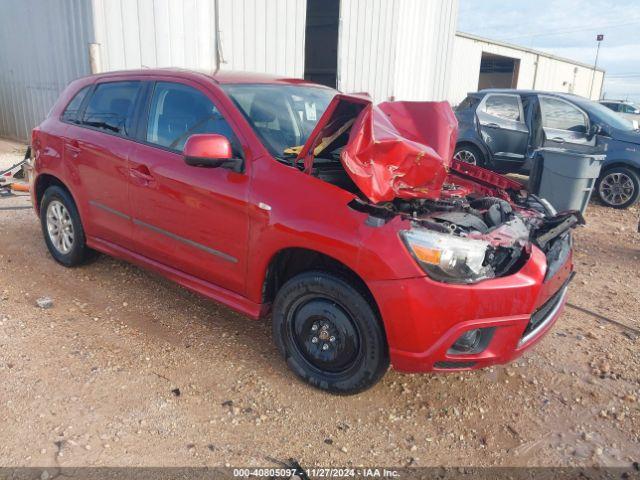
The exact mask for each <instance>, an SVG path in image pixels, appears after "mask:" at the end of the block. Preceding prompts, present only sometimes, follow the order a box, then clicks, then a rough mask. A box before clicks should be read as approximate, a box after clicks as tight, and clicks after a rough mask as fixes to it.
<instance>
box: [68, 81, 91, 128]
mask: <svg viewBox="0 0 640 480" xmlns="http://www.w3.org/2000/svg"><path fill="white" fill-rule="evenodd" d="M90 88H91V85H87V86H86V87H84V88H82V89H80V91H79V92H78V93H76V94H75V95H74V96H73V98H72V99H71V101H70V102H69V104H68V105H67V108H65V109H64V112H62V117H61V119H62V121H63V122H71V123H80V121H79V118H78V113H80V107H82V101H83V100H84V99H85V97H86V96H87V93H89V89H90Z"/></svg>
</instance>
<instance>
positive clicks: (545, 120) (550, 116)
mask: <svg viewBox="0 0 640 480" xmlns="http://www.w3.org/2000/svg"><path fill="white" fill-rule="evenodd" d="M540 109H541V110H542V126H543V127H544V128H555V129H557V130H567V131H571V132H579V133H586V131H587V119H586V117H585V115H584V114H583V113H582V110H580V109H579V108H578V107H576V106H574V105H572V104H570V103H569V102H565V101H564V100H560V99H558V98H551V97H540Z"/></svg>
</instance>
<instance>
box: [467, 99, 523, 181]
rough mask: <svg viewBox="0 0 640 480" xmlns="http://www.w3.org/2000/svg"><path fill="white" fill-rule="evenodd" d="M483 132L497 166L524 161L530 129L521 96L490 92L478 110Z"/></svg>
mask: <svg viewBox="0 0 640 480" xmlns="http://www.w3.org/2000/svg"><path fill="white" fill-rule="evenodd" d="M476 116H477V118H478V125H479V129H480V134H481V135H482V139H483V141H484V142H485V144H486V145H487V146H488V148H489V150H490V151H491V155H492V157H493V161H494V163H495V166H496V167H498V168H500V167H501V166H509V167H511V168H513V167H514V166H517V165H521V164H522V163H523V162H524V158H525V152H526V150H527V144H528V140H529V129H528V128H527V125H526V123H525V122H524V112H523V109H522V100H521V99H520V96H519V95H516V94H510V93H509V94H506V93H499V94H498V93H490V94H488V95H486V96H485V97H484V99H483V100H482V102H480V105H478V109H477V111H476Z"/></svg>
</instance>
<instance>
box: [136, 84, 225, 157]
mask: <svg viewBox="0 0 640 480" xmlns="http://www.w3.org/2000/svg"><path fill="white" fill-rule="evenodd" d="M196 133H217V134H219V135H224V136H225V137H227V139H229V141H230V142H231V144H232V145H234V149H235V146H236V145H237V142H236V140H235V136H234V134H233V130H232V129H231V126H230V125H229V124H228V123H227V121H226V120H225V118H224V117H223V116H222V114H221V113H220V111H219V110H218V109H217V108H216V106H215V105H214V104H213V103H212V102H211V100H209V98H207V97H206V96H205V95H204V94H203V93H202V92H200V91H198V90H196V89H195V88H192V87H189V86H187V85H182V84H180V83H172V82H157V83H156V85H155V88H154V91H153V97H152V99H151V108H150V109H149V118H148V121H147V134H146V140H147V142H149V143H153V144H155V145H160V146H162V147H166V148H170V149H172V150H177V151H179V152H182V150H183V148H184V144H185V143H186V141H187V139H188V138H189V137H190V136H191V135H193V134H196Z"/></svg>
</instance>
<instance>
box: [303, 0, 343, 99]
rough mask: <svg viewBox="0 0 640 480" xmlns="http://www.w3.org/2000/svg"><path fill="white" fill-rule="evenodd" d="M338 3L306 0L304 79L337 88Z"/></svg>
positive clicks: (335, 1)
mask: <svg viewBox="0 0 640 480" xmlns="http://www.w3.org/2000/svg"><path fill="white" fill-rule="evenodd" d="M339 21H340V0H307V26H306V29H305V46H304V78H305V79H306V80H310V81H312V82H316V83H321V84H322V85H327V86H328V87H332V88H336V87H337V86H338V85H337V80H338V25H339Z"/></svg>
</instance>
